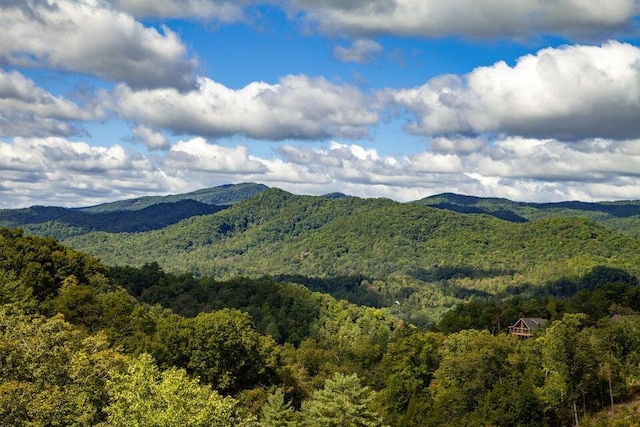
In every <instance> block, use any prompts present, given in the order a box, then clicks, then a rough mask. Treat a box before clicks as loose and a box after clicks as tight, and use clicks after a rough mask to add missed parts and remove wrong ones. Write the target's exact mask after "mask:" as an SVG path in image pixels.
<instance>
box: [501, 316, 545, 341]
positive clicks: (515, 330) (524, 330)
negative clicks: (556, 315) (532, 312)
mask: <svg viewBox="0 0 640 427" xmlns="http://www.w3.org/2000/svg"><path fill="white" fill-rule="evenodd" d="M546 321H547V319H542V318H540V317H521V318H520V319H518V321H517V322H516V323H515V324H514V325H513V326H509V333H510V334H511V335H516V336H518V337H525V338H528V337H532V336H533V331H535V330H536V328H538V326H540V325H542V324H543V323H544V322H546Z"/></svg>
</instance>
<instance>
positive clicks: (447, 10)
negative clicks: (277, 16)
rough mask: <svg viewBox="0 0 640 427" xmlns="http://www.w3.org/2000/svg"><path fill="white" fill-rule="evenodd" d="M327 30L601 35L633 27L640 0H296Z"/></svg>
mask: <svg viewBox="0 0 640 427" xmlns="http://www.w3.org/2000/svg"><path fill="white" fill-rule="evenodd" d="M289 5H290V7H291V8H292V9H294V10H296V11H297V12H299V13H301V14H302V16H303V18H304V19H305V20H306V21H307V22H309V23H310V24H311V25H314V26H317V27H318V28H319V29H320V31H323V32H325V33H344V32H347V33H351V34H360V35H380V34H397V35H406V36H422V37H446V36H457V35H461V36H467V37H480V38H489V37H513V38H522V37H530V36H535V35H538V34H540V33H543V34H556V35H565V36H566V35H573V36H575V35H582V36H591V37H593V36H601V35H602V34H611V33H612V32H614V31H619V30H622V29H625V28H628V27H629V26H631V25H632V21H633V17H634V15H635V14H636V13H637V11H638V4H637V2H636V1H635V0H612V1H609V2H607V5H606V7H603V6H602V4H601V3H598V2H594V1H592V0H557V1H547V0H510V1H508V2H505V1H502V0H448V1H441V0H373V1H370V0H349V1H337V0H334V1H318V0H290V2H289Z"/></svg>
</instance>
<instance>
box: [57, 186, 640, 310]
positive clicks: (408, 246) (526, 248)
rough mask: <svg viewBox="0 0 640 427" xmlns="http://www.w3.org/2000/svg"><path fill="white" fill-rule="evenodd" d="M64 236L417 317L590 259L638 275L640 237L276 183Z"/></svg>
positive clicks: (552, 276) (583, 223) (119, 257)
mask: <svg viewBox="0 0 640 427" xmlns="http://www.w3.org/2000/svg"><path fill="white" fill-rule="evenodd" d="M66 242H67V243H68V244H70V245H71V246H73V247H75V248H77V249H80V250H83V251H86V252H89V253H91V254H93V255H95V256H97V257H98V258H100V259H101V260H103V261H104V262H106V263H108V264H110V265H134V266H141V265H143V264H145V263H148V262H158V264H159V265H160V266H161V267H162V268H163V269H165V270H167V271H170V272H174V273H189V274H194V275H196V276H198V277H205V276H206V277H213V278H217V279H230V278H234V277H239V276H246V277H253V278H257V277H262V276H265V275H268V276H273V277H284V278H287V279H294V280H295V281H297V282H298V283H305V284H307V285H309V286H312V287H313V286H314V284H315V285H318V286H320V287H322V286H325V285H326V286H328V287H329V288H330V287H331V286H332V285H331V283H332V281H333V283H344V284H346V285H347V286H350V287H351V291H350V293H351V294H352V295H356V294H358V296H357V298H360V299H352V301H354V302H358V303H369V304H370V305H374V306H375V305H393V306H394V312H395V313H396V314H401V315H402V316H404V318H406V319H408V320H411V321H413V322H423V323H424V322H427V323H429V322H433V321H435V320H437V319H438V317H439V315H440V314H441V313H443V312H444V311H446V310H447V309H448V308H449V307H451V306H453V305H454V304H456V303H458V302H460V301H461V300H464V299H466V298H468V297H470V296H472V295H478V296H490V295H497V294H499V293H501V292H509V290H510V289H522V288H523V287H526V286H529V287H540V286H545V285H547V284H550V283H552V282H557V281H562V280H566V281H572V280H575V279H576V278H578V277H580V276H581V275H583V274H586V273H587V272H588V271H589V270H591V269H592V268H594V267H596V266H607V267H611V268H618V269H622V270H624V271H626V272H628V273H629V274H632V275H638V274H639V273H640V263H639V262H638V261H640V241H639V240H638V239H635V238H632V237H628V236H623V235H620V234H618V233H615V232H613V231H610V230H608V229H607V228H605V227H604V226H602V225H599V224H597V223H595V222H593V221H591V220H588V219H582V218H549V219H544V220H538V221H532V222H527V223H514V222H508V221H503V220H499V219H496V218H493V217H490V216H481V215H464V214H459V213H456V212H449V211H446V210H441V209H434V208H429V207H424V206H417V205H412V204H402V203H397V202H393V201H390V200H386V199H359V198H340V199H333V200H332V199H327V198H324V197H313V196H295V195H292V194H290V193H286V192H284V191H282V190H278V189H269V190H267V191H265V192H263V193H261V194H259V195H258V196H255V197H253V198H251V199H249V200H247V201H245V202H242V203H239V204H237V205H234V206H233V207H231V208H229V209H225V210H223V211H221V212H218V213H216V214H213V215H206V216H199V217H194V218H190V219H186V220H184V221H181V222H179V223H177V224H175V225H171V226H168V227H165V228H163V229H161V230H155V231H150V232H146V233H136V234H126V233H119V234H113V233H104V232H102V233H95V232H94V233H88V234H85V235H81V236H76V237H73V238H70V239H68V240H67V241H66ZM316 279H322V280H323V282H322V283H318V281H317V280H316ZM320 290H323V291H329V289H322V288H320ZM334 294H335V293H334ZM346 296H347V295H346V294H345V292H343V294H341V295H339V297H346ZM367 301H368V302H367Z"/></svg>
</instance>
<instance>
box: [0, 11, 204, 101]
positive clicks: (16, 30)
mask: <svg viewBox="0 0 640 427" xmlns="http://www.w3.org/2000/svg"><path fill="white" fill-rule="evenodd" d="M0 23H1V25H2V37H0V61H2V62H5V63H8V64H11V65H13V66H21V67H46V68H53V69H60V70H66V71H74V72H80V73H87V74H91V75H94V76H98V77H100V78H103V79H106V80H110V81H123V82H126V83H127V84H128V85H129V86H131V87H136V88H150V87H161V86H171V87H176V88H179V89H182V90H184V89H188V88H190V87H192V86H193V82H194V76H193V71H194V67H195V65H196V64H195V60H193V59H190V58H189V57H188V53H187V50H186V47H185V46H184V45H183V44H182V42H181V40H180V38H179V37H178V35H177V34H175V33H174V32H172V31H171V30H169V29H168V28H167V27H163V29H162V32H159V31H157V30H156V29H154V28H148V27H144V26H143V25H142V24H141V23H139V22H137V21H135V20H134V19H133V18H132V17H131V16H130V15H127V14H125V13H122V12H118V11H116V10H113V9H111V8H109V7H107V3H105V2H104V1H101V0H74V1H71V0H49V1H46V0H33V1H25V2H12V3H9V4H4V5H3V4H0Z"/></svg>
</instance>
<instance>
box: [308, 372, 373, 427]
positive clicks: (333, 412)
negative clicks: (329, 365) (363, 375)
mask: <svg viewBox="0 0 640 427" xmlns="http://www.w3.org/2000/svg"><path fill="white" fill-rule="evenodd" d="M374 397H375V394H374V392H373V391H371V390H370V389H369V388H368V387H366V386H362V384H361V383H360V380H359V379H358V376H357V375H355V374H352V375H343V374H341V373H339V372H338V373H336V374H335V375H334V376H333V377H332V378H329V379H327V381H326V382H325V385H324V388H323V389H322V390H318V391H316V392H315V393H314V394H313V396H312V397H311V399H310V400H309V401H307V402H305V403H304V404H303V406H302V417H303V419H304V423H305V425H307V426H309V427H341V426H350V427H351V426H353V427H375V426H382V424H383V421H382V419H381V417H380V415H378V414H377V413H375V412H373V411H372V410H370V409H369V408H368V405H369V404H370V403H371V402H372V401H373V399H374Z"/></svg>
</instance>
